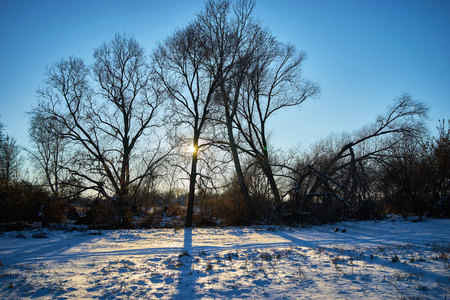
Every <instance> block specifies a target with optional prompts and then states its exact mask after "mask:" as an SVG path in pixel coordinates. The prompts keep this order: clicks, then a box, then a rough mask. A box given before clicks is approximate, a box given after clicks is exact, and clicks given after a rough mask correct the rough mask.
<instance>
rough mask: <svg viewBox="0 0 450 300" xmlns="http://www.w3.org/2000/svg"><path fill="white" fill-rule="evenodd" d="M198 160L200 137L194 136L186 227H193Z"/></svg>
mask: <svg viewBox="0 0 450 300" xmlns="http://www.w3.org/2000/svg"><path fill="white" fill-rule="evenodd" d="M197 161H198V138H197V137H194V152H193V153H192V166H191V175H190V178H189V199H188V206H187V211H186V221H185V224H184V226H185V227H186V228H189V227H192V220H193V218H194V200H195V183H196V180H197Z"/></svg>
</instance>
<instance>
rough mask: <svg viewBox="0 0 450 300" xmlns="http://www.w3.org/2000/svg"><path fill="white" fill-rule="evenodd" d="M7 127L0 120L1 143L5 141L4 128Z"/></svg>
mask: <svg viewBox="0 0 450 300" xmlns="http://www.w3.org/2000/svg"><path fill="white" fill-rule="evenodd" d="M4 128H5V125H4V124H3V123H2V122H0V143H1V142H3V139H4V138H5V137H4V135H3V129H4Z"/></svg>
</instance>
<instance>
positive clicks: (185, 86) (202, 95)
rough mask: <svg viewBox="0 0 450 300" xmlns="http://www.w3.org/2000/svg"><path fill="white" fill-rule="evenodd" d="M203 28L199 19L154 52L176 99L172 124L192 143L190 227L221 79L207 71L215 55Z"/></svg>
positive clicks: (161, 75)
mask: <svg viewBox="0 0 450 300" xmlns="http://www.w3.org/2000/svg"><path fill="white" fill-rule="evenodd" d="M201 26H202V25H201V23H200V22H199V21H198V20H195V21H194V22H191V23H190V24H189V25H187V26H186V27H184V28H182V29H179V30H177V31H175V32H174V34H173V35H172V36H171V37H169V38H168V39H166V40H165V41H164V42H163V43H161V44H159V45H158V47H157V49H156V50H155V53H154V62H155V68H154V70H155V74H157V76H158V78H159V80H160V82H161V84H162V86H164V87H165V89H166V92H167V93H168V95H169V97H170V98H171V100H172V105H170V107H169V111H171V121H172V123H173V125H175V126H181V127H184V128H186V130H188V131H189V136H190V139H191V141H192V147H193V151H192V159H191V170H190V173H189V199H188V206H187V214H186V221H185V226H186V227H192V221H193V212H194V201H195V187H196V180H197V177H198V172H197V163H198V155H199V153H201V150H202V147H203V145H202V144H201V138H202V134H203V132H204V130H205V127H206V126H207V123H208V121H209V120H210V106H211V102H212V99H213V93H214V90H215V89H216V87H217V84H218V80H219V78H218V77H217V76H215V74H212V73H210V72H208V70H207V69H206V68H205V62H206V61H207V60H208V59H209V56H210V55H211V53H209V52H208V49H207V47H206V45H207V42H208V41H207V36H205V34H204V33H203V31H202V30H201Z"/></svg>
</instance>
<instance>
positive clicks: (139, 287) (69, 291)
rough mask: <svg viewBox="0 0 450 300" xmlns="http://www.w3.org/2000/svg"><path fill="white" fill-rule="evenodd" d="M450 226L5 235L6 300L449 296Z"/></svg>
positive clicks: (1, 279) (1, 256)
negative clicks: (41, 235)
mask: <svg viewBox="0 0 450 300" xmlns="http://www.w3.org/2000/svg"><path fill="white" fill-rule="evenodd" d="M449 225H450V220H432V219H427V220H425V221H424V222H407V221H403V220H401V219H393V220H383V221H379V222H372V221H370V222H369V221H367V222H345V223H340V224H338V225H336V224H335V225H324V226H317V227H309V228H286V227H247V228H199V229H178V230H174V229H158V230H156V229H155V230H129V231H125V230H115V231H102V232H101V234H100V233H99V232H96V231H85V232H77V231H73V232H64V231H43V232H44V233H46V234H47V236H48V238H39V239H38V238H32V236H33V234H36V232H35V231H28V232H27V231H25V232H21V233H20V234H22V235H21V236H20V238H19V237H17V236H18V235H19V233H18V232H6V233H2V234H0V245H1V246H0V260H1V262H2V265H3V267H1V268H0V298H1V299H37V298H42V299H264V298H266V299H359V298H361V299H446V298H449V297H450V265H449V259H450V254H449V251H450V230H449V228H450V226H449ZM336 226H337V227H338V228H337V229H339V230H338V231H337V232H335V227H336ZM342 228H345V229H346V232H345V233H344V232H342V230H340V229H342ZM39 232H42V230H41V231H39Z"/></svg>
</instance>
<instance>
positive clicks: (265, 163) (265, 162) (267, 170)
mask: <svg viewBox="0 0 450 300" xmlns="http://www.w3.org/2000/svg"><path fill="white" fill-rule="evenodd" d="M260 164H261V169H262V171H263V172H264V175H266V177H267V180H268V181H269V185H270V189H271V191H272V194H273V197H274V200H275V216H274V219H273V220H274V222H275V223H279V222H280V221H281V209H282V202H281V197H280V192H279V191H278V186H277V183H276V181H275V177H274V176H273V172H272V168H271V166H270V164H269V159H268V158H267V157H264V158H262V159H261V160H260Z"/></svg>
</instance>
